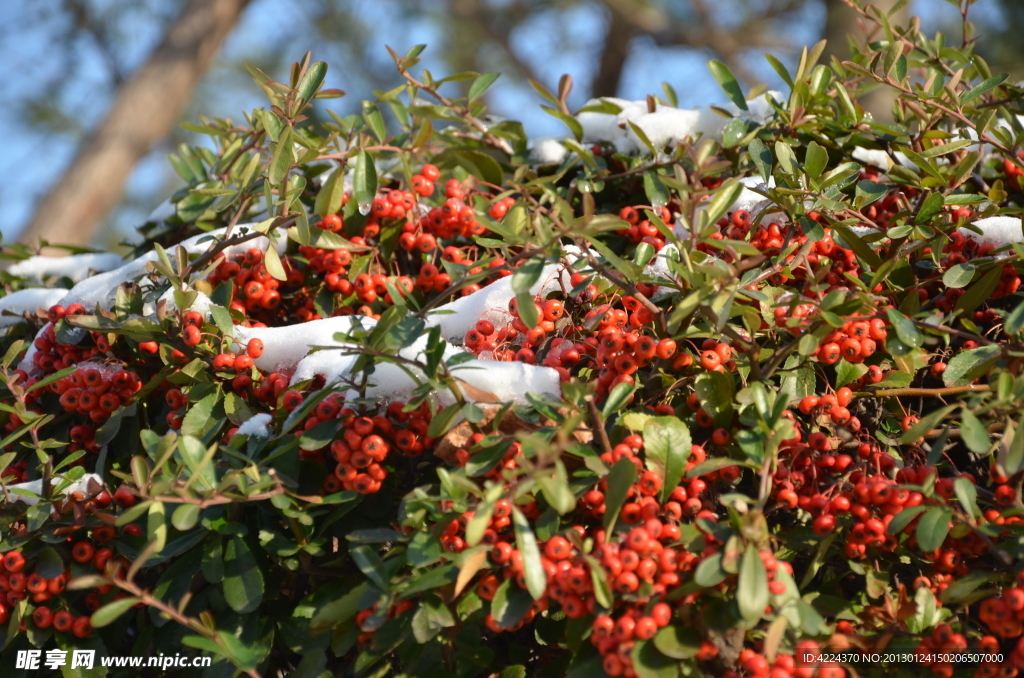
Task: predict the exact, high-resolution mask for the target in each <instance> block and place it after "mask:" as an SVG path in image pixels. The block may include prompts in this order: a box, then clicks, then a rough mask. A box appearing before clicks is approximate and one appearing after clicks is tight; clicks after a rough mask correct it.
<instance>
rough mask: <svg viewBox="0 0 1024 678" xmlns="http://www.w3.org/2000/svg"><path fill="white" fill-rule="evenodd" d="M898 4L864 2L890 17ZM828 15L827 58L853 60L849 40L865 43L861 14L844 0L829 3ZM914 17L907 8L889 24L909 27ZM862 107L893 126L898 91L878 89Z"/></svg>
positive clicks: (886, 0) (892, 1) (890, 0)
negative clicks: (889, 14)
mask: <svg viewBox="0 0 1024 678" xmlns="http://www.w3.org/2000/svg"><path fill="white" fill-rule="evenodd" d="M896 2H897V0H862V4H863V6H867V5H874V6H875V7H877V8H878V9H880V10H882V11H883V12H885V13H888V12H889V10H891V9H892V8H893V7H894V6H895V5H896ZM825 7H826V9H827V14H826V18H825V39H826V40H828V45H827V46H826V47H825V57H826V58H828V57H830V56H832V55H835V57H836V58H838V59H839V60H840V61H844V60H847V59H849V58H850V46H849V37H848V36H853V38H854V39H855V40H858V41H860V40H863V38H864V31H863V20H862V19H861V17H860V16H859V15H858V14H857V12H856V11H855V10H853V9H851V8H850V6H849V5H847V4H846V3H845V2H843V0H825ZM909 17H910V15H909V14H908V12H907V8H906V7H904V8H903V9H901V10H900V11H898V12H896V14H894V15H893V16H892V17H890V18H889V21H890V22H891V23H892V24H893V26H894V27H895V26H905V25H906V24H907V21H908V20H909ZM859 101H860V104H861V106H863V107H864V110H866V111H868V112H869V113H871V115H872V117H874V119H875V120H877V121H879V122H884V123H891V122H893V117H892V107H893V104H894V103H895V101H896V93H895V90H893V89H892V88H889V87H885V86H882V87H877V88H875V89H874V90H872V91H871V92H869V93H868V94H866V95H864V96H862V97H860V99H859Z"/></svg>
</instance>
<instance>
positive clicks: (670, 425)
mask: <svg viewBox="0 0 1024 678" xmlns="http://www.w3.org/2000/svg"><path fill="white" fill-rule="evenodd" d="M643 430H644V453H645V455H646V457H647V464H648V466H649V467H650V468H651V470H653V471H657V472H658V474H659V475H661V477H662V480H663V483H662V486H661V503H662V504H664V503H665V502H666V501H668V497H669V495H671V494H672V490H674V489H675V488H676V486H677V485H678V484H679V481H680V480H682V478H683V474H684V473H685V472H686V462H687V461H688V460H689V458H690V444H691V441H690V429H689V428H687V426H686V424H685V423H683V422H682V421H681V420H680V419H678V418H677V417H652V418H651V419H648V420H647V422H646V423H645V424H644V429H643Z"/></svg>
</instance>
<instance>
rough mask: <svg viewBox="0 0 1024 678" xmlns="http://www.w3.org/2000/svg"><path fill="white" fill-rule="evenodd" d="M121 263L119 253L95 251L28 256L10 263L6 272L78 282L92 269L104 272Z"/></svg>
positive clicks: (43, 278) (41, 278) (119, 265)
mask: <svg viewBox="0 0 1024 678" xmlns="http://www.w3.org/2000/svg"><path fill="white" fill-rule="evenodd" d="M123 265H124V259H122V258H121V256H120V255H117V254H112V253H110V252H95V253H90V254H73V255H71V256H68V257H44V256H35V257H29V258H28V259H24V260H22V261H19V262H17V263H16V264H13V265H11V266H10V267H9V268H8V269H7V272H8V273H10V274H11V275H16V276H18V277H19V278H27V279H28V280H33V281H35V282H39V283H41V282H43V281H44V280H46V279H47V278H49V277H51V276H61V277H67V278H71V280H72V281H73V282H79V281H81V280H85V279H86V278H88V277H89V274H90V272H92V271H96V272H98V273H105V272H106V271H110V270H113V269H115V268H119V267H121V266H123Z"/></svg>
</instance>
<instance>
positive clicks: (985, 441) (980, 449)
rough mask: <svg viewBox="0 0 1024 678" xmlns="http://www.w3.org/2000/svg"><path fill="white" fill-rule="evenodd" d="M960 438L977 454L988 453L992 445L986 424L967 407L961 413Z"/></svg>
mask: <svg viewBox="0 0 1024 678" xmlns="http://www.w3.org/2000/svg"><path fill="white" fill-rule="evenodd" d="M960 438H961V439H962V440H963V441H964V445H966V446H967V449H969V450H970V451H971V452H974V453H975V454H986V453H987V452H988V450H989V448H990V447H991V446H992V440H991V438H989V435H988V431H986V430H985V426H984V424H982V423H981V420H979V419H978V417H977V416H975V414H974V413H973V412H971V411H970V409H968V408H967V407H964V409H963V411H962V412H961V413H960Z"/></svg>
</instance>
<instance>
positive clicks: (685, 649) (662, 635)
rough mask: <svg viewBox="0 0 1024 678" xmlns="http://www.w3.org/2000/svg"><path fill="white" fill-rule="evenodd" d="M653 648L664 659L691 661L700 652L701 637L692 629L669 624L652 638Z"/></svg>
mask: <svg viewBox="0 0 1024 678" xmlns="http://www.w3.org/2000/svg"><path fill="white" fill-rule="evenodd" d="M654 646H655V647H657V648H658V650H659V651H661V653H662V654H663V655H665V656H666V657H672V658H673V659H693V658H694V657H696V656H697V652H699V651H700V646H701V637H700V634H699V633H697V631H696V630H694V629H691V628H688V627H684V626H679V625H677V624H669V625H668V626H666V627H664V628H662V629H661V630H660V631H658V635H656V636H654Z"/></svg>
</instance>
